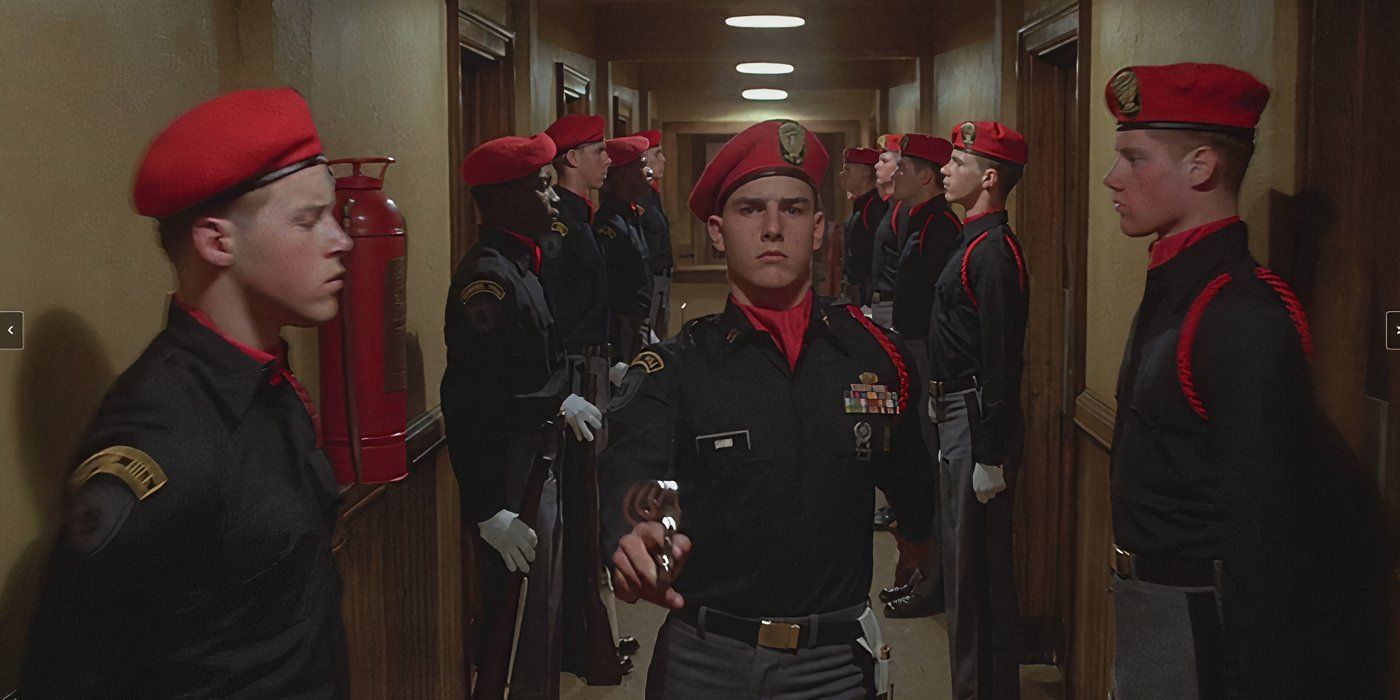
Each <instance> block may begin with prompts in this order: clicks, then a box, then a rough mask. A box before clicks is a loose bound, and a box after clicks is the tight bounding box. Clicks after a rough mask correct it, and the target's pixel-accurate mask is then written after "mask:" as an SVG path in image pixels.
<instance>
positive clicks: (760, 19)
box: [724, 15, 807, 29]
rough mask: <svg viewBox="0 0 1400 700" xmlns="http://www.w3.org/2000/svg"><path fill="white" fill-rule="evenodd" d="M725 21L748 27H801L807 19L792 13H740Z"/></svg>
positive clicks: (728, 23)
mask: <svg viewBox="0 0 1400 700" xmlns="http://www.w3.org/2000/svg"><path fill="white" fill-rule="evenodd" d="M724 23H725V24H727V25H729V26H731V27H744V28H747V29H788V28H790V27H800V26H802V25H804V24H806V23H807V20H805V19H802V18H801V17H794V16H792V15H740V16H737V17H729V18H726V19H725V20H724Z"/></svg>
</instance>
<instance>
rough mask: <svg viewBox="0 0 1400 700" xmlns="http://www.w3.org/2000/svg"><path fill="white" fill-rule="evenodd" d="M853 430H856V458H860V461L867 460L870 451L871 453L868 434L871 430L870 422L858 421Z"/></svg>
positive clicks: (869, 434)
mask: <svg viewBox="0 0 1400 700" xmlns="http://www.w3.org/2000/svg"><path fill="white" fill-rule="evenodd" d="M855 430H856V459H859V460H861V461H865V460H868V459H870V453H871V449H870V436H871V434H872V432H871V430H870V424H869V423H867V422H865V421H861V422H859V423H856V428H855Z"/></svg>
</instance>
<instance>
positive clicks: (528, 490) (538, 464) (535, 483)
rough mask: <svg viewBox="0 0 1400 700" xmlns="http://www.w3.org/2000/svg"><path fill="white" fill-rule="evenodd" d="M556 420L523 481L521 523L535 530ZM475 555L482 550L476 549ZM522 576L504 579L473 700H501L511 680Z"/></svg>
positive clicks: (555, 449)
mask: <svg viewBox="0 0 1400 700" xmlns="http://www.w3.org/2000/svg"><path fill="white" fill-rule="evenodd" d="M560 420H561V419H559V418H557V417H556V418H552V419H550V420H549V421H547V422H546V423H545V424H544V427H543V429H542V433H543V435H542V436H541V441H540V448H539V450H538V451H537V452H536V453H535V461H534V463H533V464H532V465H530V475H529V477H527V479H526V481H525V495H524V497H523V498H521V501H520V521H521V522H523V523H525V524H526V525H528V526H530V527H531V528H532V529H533V528H534V527H535V519H536V518H537V517H538V516H539V512H540V497H541V495H542V494H543V492H544V484H545V482H546V481H548V480H549V468H550V466H551V465H552V464H553V463H554V460H555V457H556V455H557V452H558V449H559V441H560V437H561V435H560V432H561V430H562V424H561V423H560ZM477 551H478V552H481V551H482V550H480V549H478V550H477ZM485 552H487V553H488V554H487V556H494V555H495V550H492V549H490V548H487V549H486V550H485ZM524 580H525V575H524V574H522V573H520V572H518V571H516V572H511V573H509V574H507V575H506V584H505V591H504V594H503V595H502V601H501V607H500V609H499V610H496V617H495V619H494V620H492V622H491V637H490V638H489V639H488V640H487V644H488V646H487V648H486V652H485V654H484V655H483V658H482V661H481V665H480V666H479V667H478V668H477V673H476V685H475V686H474V687H473V688H472V700H503V699H504V698H505V695H506V684H507V683H508V682H509V679H510V651H511V649H512V648H513V647H514V646H515V634H516V629H515V619H516V617H517V615H518V614H519V611H520V584H521V582H522V581H524Z"/></svg>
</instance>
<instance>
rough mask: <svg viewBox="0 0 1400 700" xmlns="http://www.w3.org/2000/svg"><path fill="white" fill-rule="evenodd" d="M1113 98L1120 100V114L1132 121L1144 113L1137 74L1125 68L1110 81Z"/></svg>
mask: <svg viewBox="0 0 1400 700" xmlns="http://www.w3.org/2000/svg"><path fill="white" fill-rule="evenodd" d="M1109 85H1110V86H1111V87H1112V88H1113V97H1114V99H1116V100H1118V113H1119V114H1121V115H1123V116H1124V117H1127V118H1128V119H1132V118H1134V117H1136V116H1137V115H1138V114H1140V113H1142V94H1141V93H1140V92H1139V91H1138V79H1137V73H1134V72H1133V69H1132V68H1124V69H1123V70H1120V71H1118V74H1117V75H1114V76H1113V79H1112V80H1110V81H1109Z"/></svg>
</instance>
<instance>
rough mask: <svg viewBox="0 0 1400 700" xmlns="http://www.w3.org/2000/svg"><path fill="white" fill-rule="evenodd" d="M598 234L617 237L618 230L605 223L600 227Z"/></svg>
mask: <svg viewBox="0 0 1400 700" xmlns="http://www.w3.org/2000/svg"><path fill="white" fill-rule="evenodd" d="M598 235H600V236H603V237H605V238H617V230H616V229H614V228H613V227H611V226H609V225H607V224H603V225H602V226H599V227H598Z"/></svg>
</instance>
